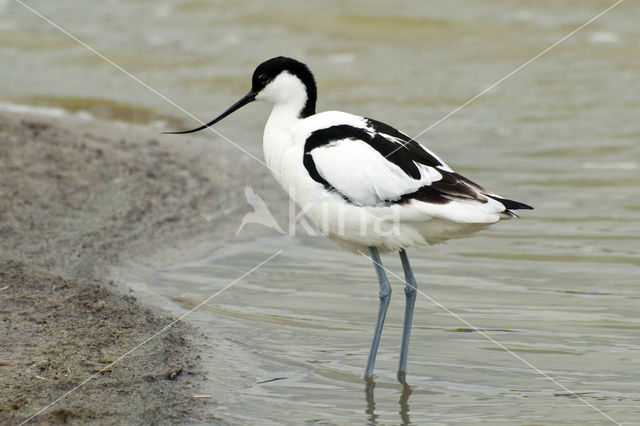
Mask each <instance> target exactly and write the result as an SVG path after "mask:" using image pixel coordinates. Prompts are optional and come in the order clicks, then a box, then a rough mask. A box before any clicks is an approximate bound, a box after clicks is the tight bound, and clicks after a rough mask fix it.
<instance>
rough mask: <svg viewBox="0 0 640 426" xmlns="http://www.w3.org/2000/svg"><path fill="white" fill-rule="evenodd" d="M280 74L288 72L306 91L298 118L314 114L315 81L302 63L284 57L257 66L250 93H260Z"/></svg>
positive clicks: (316, 94) (315, 98)
mask: <svg viewBox="0 0 640 426" xmlns="http://www.w3.org/2000/svg"><path fill="white" fill-rule="evenodd" d="M282 72H288V73H289V74H291V75H293V76H295V77H298V79H300V81H302V83H303V84H304V85H305V87H306V89H307V103H306V104H305V106H304V108H303V110H302V112H301V114H300V116H301V117H302V118H306V117H309V116H310V115H313V114H315V112H316V111H315V110H316V100H317V97H318V93H317V89H316V81H315V79H314V78H313V74H312V73H311V71H310V70H309V68H308V67H307V66H306V65H305V64H303V63H302V62H299V61H296V60H295V59H292V58H287V57H285V56H277V57H275V58H271V59H269V60H267V61H264V62H263V63H261V64H260V65H258V67H257V68H256V70H255V71H254V72H253V77H252V79H251V91H252V92H253V93H256V94H258V93H260V91H261V90H262V89H264V88H265V87H266V86H267V85H268V84H269V83H270V82H271V81H273V79H275V78H276V77H277V76H278V75H280V74H281V73H282Z"/></svg>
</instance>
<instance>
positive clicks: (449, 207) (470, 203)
mask: <svg viewBox="0 0 640 426" xmlns="http://www.w3.org/2000/svg"><path fill="white" fill-rule="evenodd" d="M316 99H317V90H316V83H315V79H314V77H313V75H312V73H311V71H309V69H308V68H307V66H306V65H304V64H303V63H301V62H298V61H296V60H294V59H291V58H286V57H277V58H273V59H270V60H268V61H266V62H263V63H262V64H260V65H259V66H258V67H257V68H256V70H255V71H254V73H253V78H252V87H251V90H250V91H249V93H247V95H245V96H244V97H243V98H242V99H240V100H239V101H238V102H236V103H235V104H234V105H232V106H231V107H230V108H229V109H227V111H225V112H224V113H223V114H221V115H220V116H219V117H217V118H215V119H214V120H212V121H210V122H209V123H207V124H205V125H203V126H200V127H198V128H196V129H193V130H188V131H184V132H174V133H190V132H195V131H198V130H202V129H204V128H206V127H208V126H211V125H213V124H215V123H216V122H218V121H220V120H221V119H223V118H224V117H226V116H228V115H229V114H231V113H232V112H234V111H236V110H237V109H239V108H241V107H242V106H244V105H246V104H248V103H249V102H252V101H254V100H264V101H268V102H271V103H273V105H274V107H273V110H272V111H271V115H270V116H269V119H268V120H267V124H266V126H265V129H264V138H263V147H264V155H265V160H266V164H267V165H268V166H269V168H270V169H271V170H272V172H273V175H274V177H275V178H276V180H277V181H278V182H279V183H280V184H281V185H282V186H283V188H284V189H285V190H286V191H287V192H288V193H289V195H290V196H291V197H292V198H293V199H294V200H295V202H296V203H297V204H298V205H299V206H300V208H301V209H302V210H303V211H304V212H305V214H306V215H307V216H308V217H309V218H310V219H311V220H312V222H313V223H314V224H315V225H316V226H317V227H318V228H319V229H320V230H321V231H322V232H323V233H324V234H325V235H327V236H328V237H329V238H330V239H332V240H333V241H335V242H336V243H337V244H339V245H340V246H342V247H344V248H346V249H349V250H354V251H361V252H364V251H366V250H369V252H370V254H371V256H372V258H373V260H374V263H375V266H376V271H377V274H378V279H379V282H380V309H379V312H378V320H377V322H376V332H375V335H374V341H373V343H372V347H371V351H370V354H369V360H368V362H367V369H366V371H365V375H366V376H367V377H369V376H371V375H372V373H373V364H374V362H375V355H376V353H377V348H378V342H379V339H380V333H381V331H382V325H383V322H384V317H385V313H386V309H387V308H386V307H387V305H388V300H389V295H390V293H391V288H390V286H389V283H388V280H387V278H386V274H385V273H384V269H382V266H381V264H380V260H379V256H378V251H379V250H382V251H390V250H397V251H399V252H400V257H401V260H402V264H403V268H404V270H405V276H406V278H407V280H406V281H407V288H406V289H405V292H406V294H407V310H406V314H405V326H404V332H403V342H402V348H401V356H400V366H399V371H400V372H404V371H405V370H406V359H407V351H408V344H409V332H410V328H411V317H412V313H413V303H414V300H415V286H416V284H415V279H414V278H413V273H412V272H411V268H410V266H409V262H408V258H407V256H406V252H405V249H406V248H408V247H413V246H416V245H420V244H424V243H436V242H440V241H445V240H447V239H451V238H459V237H462V236H465V235H468V234H470V233H472V232H474V231H477V230H479V229H482V228H484V227H486V226H488V225H490V224H492V223H495V222H498V221H499V220H500V219H507V218H512V217H516V214H515V213H514V212H513V210H517V209H531V207H530V206H528V205H526V204H523V203H520V202H517V201H513V200H509V199H506V198H503V197H501V196H499V195H496V194H494V193H492V192H490V191H488V190H486V189H484V188H483V187H481V186H480V185H478V184H476V183H474V182H472V181H471V180H469V179H467V178H465V177H463V176H461V175H459V174H457V173H456V172H454V171H453V170H452V169H451V168H450V167H449V166H448V165H447V164H445V163H444V161H442V160H441V159H440V158H439V157H438V156H437V155H436V154H434V153H433V152H431V151H429V150H428V149H427V148H425V147H424V146H422V145H421V144H420V143H418V142H416V141H415V140H412V139H411V138H410V137H408V136H407V135H406V134H404V133H402V132H400V131H398V130H396V129H395V128H393V127H391V126H389V125H387V124H384V123H382V122H379V121H376V120H372V119H369V118H365V117H360V116H357V115H353V114H348V113H345V112H339V111H328V112H322V113H316V112H315V107H316Z"/></svg>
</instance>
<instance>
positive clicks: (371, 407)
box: [364, 377, 378, 425]
mask: <svg viewBox="0 0 640 426" xmlns="http://www.w3.org/2000/svg"><path fill="white" fill-rule="evenodd" d="M364 380H365V385H364V398H365V400H366V401H367V409H366V410H365V412H366V413H367V414H368V415H369V417H368V420H369V424H371V425H375V424H378V422H377V419H378V416H377V415H376V413H375V409H376V402H375V401H374V399H373V390H374V389H375V387H376V382H375V381H374V380H373V377H366V378H365V379H364Z"/></svg>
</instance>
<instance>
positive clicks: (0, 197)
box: [0, 112, 270, 424]
mask: <svg viewBox="0 0 640 426" xmlns="http://www.w3.org/2000/svg"><path fill="white" fill-rule="evenodd" d="M209 139H211V137H210V138H209ZM210 143H212V142H211V141H210V140H207V137H206V135H205V137H202V136H201V137H198V138H195V137H192V138H185V139H181V140H180V141H179V142H177V141H176V140H175V139H173V140H170V139H168V138H167V137H160V136H158V134H157V133H156V132H155V131H150V130H145V129H143V128H139V127H132V126H127V125H117V124H114V123H107V122H101V121H97V120H92V119H87V118H82V117H78V116H60V117H55V116H50V117H48V116H43V115H30V114H21V113H6V112H0V324H1V325H0V377H2V379H1V383H2V392H0V423H2V424H6V423H10V424H15V423H19V422H21V421H23V420H26V419H28V418H29V417H30V416H32V415H34V414H36V413H37V412H39V411H40V410H42V409H43V408H45V407H47V406H49V404H51V403H52V402H54V401H55V400H56V399H58V398H60V397H61V396H63V395H65V393H66V392H68V391H70V390H72V389H74V388H75V387H76V386H78V385H80V384H82V383H83V382H84V381H85V380H87V379H89V378H90V377H92V379H91V380H90V381H88V382H86V383H85V384H82V385H81V386H80V387H79V388H77V389H76V390H74V391H73V392H72V393H71V394H69V395H68V396H66V397H64V398H63V399H62V400H60V401H58V402H56V403H55V404H53V405H52V406H50V407H48V408H47V409H46V410H45V411H43V412H42V413H40V414H38V416H37V417H35V418H33V419H32V421H33V422H35V423H62V422H72V423H87V422H92V423H99V424H122V423H145V424H150V423H158V424H170V423H185V422H186V423H199V422H211V423H216V422H218V419H217V418H216V417H215V416H214V415H212V414H210V413H212V412H215V401H212V400H211V399H210V398H201V397H199V396H201V395H199V393H200V392H199V385H200V384H201V383H202V382H203V381H204V380H206V375H205V373H204V369H203V367H202V365H201V364H200V358H199V354H198V339H201V338H202V336H201V335H200V333H199V332H198V331H197V330H194V329H193V328H192V327H190V326H189V324H188V323H186V322H184V321H179V322H177V323H176V324H175V325H173V326H172V327H171V328H169V329H168V330H167V331H165V332H163V333H161V334H159V335H158V336H156V337H155V338H153V339H151V340H149V341H148V342H147V343H146V344H144V345H143V346H142V347H140V348H139V349H137V350H135V351H133V352H132V353H131V354H129V355H127V356H126V357H125V358H122V359H120V360H119V357H121V356H122V355H124V354H126V353H127V352H128V351H129V350H131V349H132V348H134V347H136V346H137V345H138V344H140V343H141V342H143V341H145V340H146V339H147V338H149V337H150V336H153V335H154V334H155V333H157V332H158V331H160V330H162V328H163V327H164V326H166V325H167V324H170V323H171V322H172V321H173V318H172V317H171V316H170V315H167V313H166V312H162V311H160V310H159V309H158V308H154V307H152V306H147V304H145V303H144V302H141V301H140V300H139V297H138V298H136V297H135V296H134V295H133V294H134V293H132V290H130V289H129V288H127V285H126V282H122V280H121V279H120V278H119V277H120V276H121V274H120V271H121V270H122V268H128V269H129V270H130V269H131V268H134V269H135V267H136V266H135V265H136V259H144V261H143V262H141V264H144V265H145V266H144V267H145V268H146V272H142V273H141V274H142V275H144V274H145V273H146V274H147V275H148V274H150V273H151V271H153V269H154V267H157V266H161V265H162V264H166V262H176V261H179V260H181V259H184V258H187V257H189V256H194V255H197V254H198V253H200V252H202V253H205V252H206V251H211V250H213V249H214V248H215V247H216V246H217V245H219V244H222V243H223V242H224V240H225V239H226V238H229V236H231V235H233V233H234V231H235V229H236V228H237V225H238V224H239V223H240V218H241V217H242V214H243V213H244V212H245V210H246V202H245V200H244V196H243V195H242V194H243V191H242V189H243V186H244V185H246V183H247V182H248V181H253V182H267V181H268V182H270V179H268V177H267V172H266V170H265V169H264V168H263V167H262V166H259V165H258V163H255V160H253V159H251V158H250V157H248V156H246V155H245V154H242V153H241V152H239V151H237V150H236V149H235V148H233V147H230V146H228V145H225V144H223V143H220V145H218V146H216V147H215V149H212V147H211V145H210ZM115 360H118V362H117V363H116V364H114V365H111V363H112V362H113V361H115ZM212 407H214V408H213V409H212ZM207 413H209V414H207Z"/></svg>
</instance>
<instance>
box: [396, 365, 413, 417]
mask: <svg viewBox="0 0 640 426" xmlns="http://www.w3.org/2000/svg"><path fill="white" fill-rule="evenodd" d="M406 379H407V373H405V372H404V371H398V381H399V382H400V384H401V385H402V393H401V394H400V400H399V401H398V402H399V403H400V411H399V412H398V413H399V414H400V418H401V419H402V424H403V425H408V424H411V420H410V419H409V397H410V396H411V393H412V392H413V391H412V390H411V386H409V383H407V380H406Z"/></svg>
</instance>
